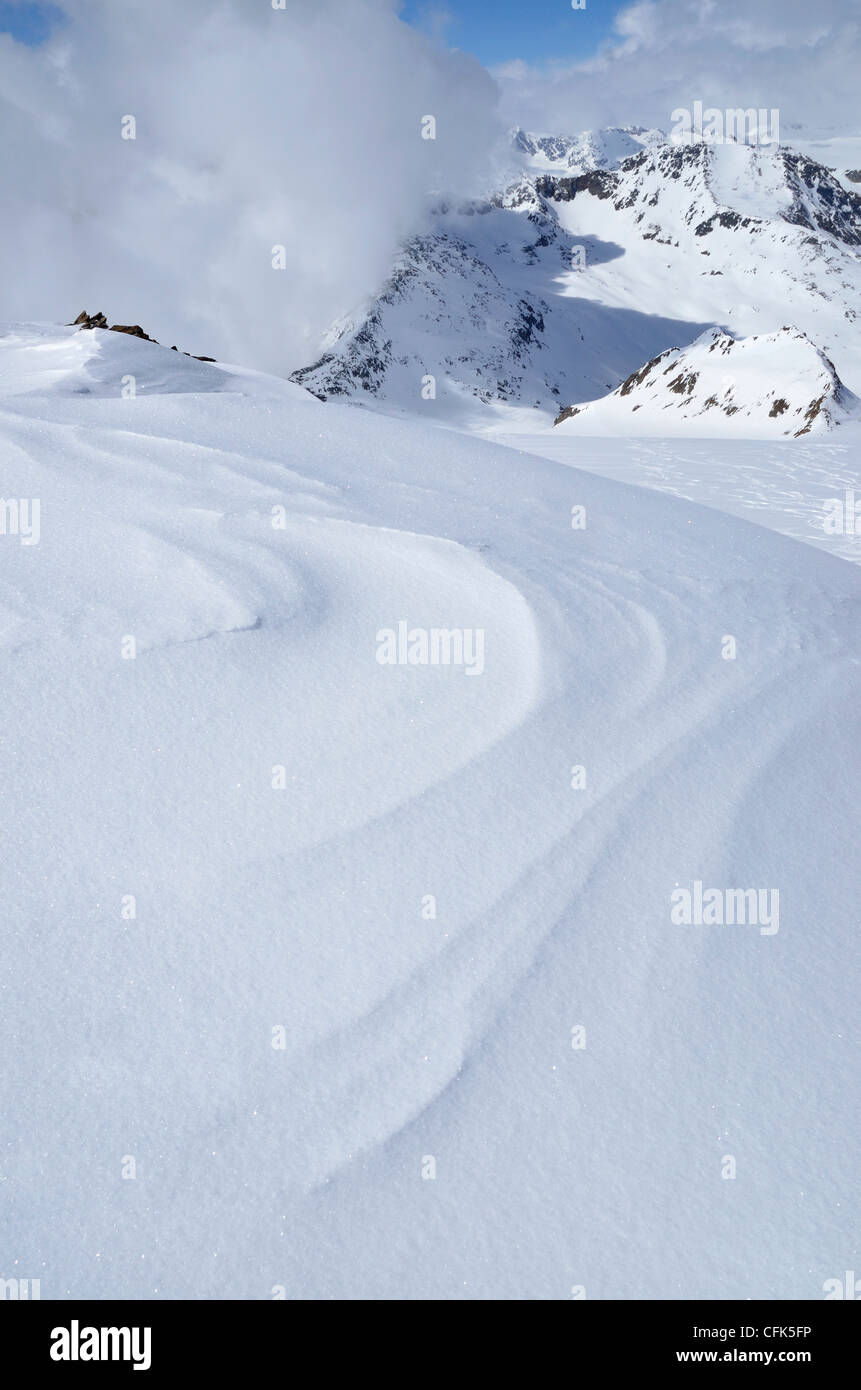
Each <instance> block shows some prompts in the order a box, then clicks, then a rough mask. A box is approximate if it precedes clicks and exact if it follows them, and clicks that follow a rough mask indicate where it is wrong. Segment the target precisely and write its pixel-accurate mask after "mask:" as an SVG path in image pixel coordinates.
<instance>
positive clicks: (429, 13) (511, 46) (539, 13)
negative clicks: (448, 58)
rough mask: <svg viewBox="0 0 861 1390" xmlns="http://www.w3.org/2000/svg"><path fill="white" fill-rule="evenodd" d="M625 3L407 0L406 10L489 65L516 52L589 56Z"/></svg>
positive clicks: (539, 56) (533, 56) (536, 58)
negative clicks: (578, 7)
mask: <svg viewBox="0 0 861 1390" xmlns="http://www.w3.org/2000/svg"><path fill="white" fill-rule="evenodd" d="M627 2H628V0H625V3H627ZM625 3H623V0H586V9H585V10H572V8H571V0H405V3H404V7H403V11H402V16H403V18H404V19H405V20H407V21H408V22H409V23H411V24H415V25H416V26H417V27H419V28H423V29H426V30H431V31H432V32H433V31H434V30H437V31H439V30H440V29H441V32H442V36H443V37H444V38H445V40H446V42H447V43H448V44H449V46H450V47H452V48H462V49H464V50H465V51H466V52H467V53H472V54H474V55H475V57H476V58H478V59H479V61H480V62H482V63H484V64H485V65H486V66H487V67H490V66H492V65H493V64H496V63H505V62H508V61H510V60H511V59H513V58H521V59H522V60H523V61H524V62H527V63H541V62H544V61H546V60H548V59H557V60H563V61H564V60H566V59H572V58H584V57H588V56H589V54H591V53H594V51H595V49H596V48H597V47H598V45H599V43H600V42H601V40H602V39H604V38H606V37H607V36H608V35H609V33H610V31H611V26H612V23H613V17H614V15H616V14H618V12H619V10H621V9H623V8H624V7H625ZM446 16H447V19H446Z"/></svg>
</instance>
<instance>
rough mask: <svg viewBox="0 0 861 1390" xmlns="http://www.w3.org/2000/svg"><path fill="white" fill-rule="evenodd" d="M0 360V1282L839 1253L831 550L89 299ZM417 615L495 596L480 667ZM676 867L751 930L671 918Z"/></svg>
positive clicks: (365, 1272) (663, 1282) (403, 1283)
mask: <svg viewBox="0 0 861 1390" xmlns="http://www.w3.org/2000/svg"><path fill="white" fill-rule="evenodd" d="M128 375H132V376H134V377H135V382H136V394H135V395H134V397H123V396H122V394H121V382H122V378H123V377H124V376H128ZM40 378H41V379H40ZM85 388H86V389H85ZM0 392H2V399H0V444H1V445H2V456H3V464H4V475H3V487H4V495H5V497H6V498H7V499H8V498H12V497H14V498H17V499H19V500H20V499H31V501H32V500H33V499H36V498H38V499H39V500H40V503H41V535H40V539H39V543H38V544H21V543H20V539H21V538H20V537H16V536H15V535H14V534H6V535H3V536H0V562H2V570H0V574H2V592H0V601H2V611H0V619H1V620H2V626H0V634H2V637H1V638H0V640H2V642H3V647H4V658H5V659H4V674H5V681H4V721H3V734H2V745H0V775H2V786H3V796H2V798H0V831H2V843H3V846H4V854H3V856H2V859H0V876H2V884H0V889H2V900H3V903H4V907H5V913H4V916H5V923H6V930H5V933H4V949H3V970H2V974H0V988H2V1009H0V1040H2V1048H3V1055H4V1057H5V1059H6V1065H5V1067H4V1068H3V1073H2V1080H0V1091H2V1105H3V1112H4V1115H5V1119H6V1123H5V1126H4V1137H3V1142H2V1147H0V1188H2V1196H3V1207H4V1238H3V1246H2V1252H0V1260H2V1265H0V1276H7V1277H8V1276H12V1275H16V1274H17V1275H19V1276H21V1277H30V1278H40V1279H41V1284H42V1297H43V1298H55V1297H58V1298H62V1297H64V1296H67V1295H70V1296H76V1297H82V1296H88V1295H91V1296H97V1297H98V1296H117V1295H124V1296H128V1297H134V1296H141V1297H153V1298H155V1297H159V1298H173V1297H190V1298H199V1297H242V1298H269V1297H271V1296H272V1291H273V1289H277V1288H279V1287H280V1288H282V1289H283V1290H284V1291H285V1293H286V1296H287V1297H289V1298H299V1297H320V1298H326V1297H335V1298H341V1297H351V1298H360V1297H372V1298H373V1297H398V1298H415V1297H439V1298H446V1299H455V1298H517V1299H519V1298H524V1299H525V1298H530V1299H531V1298H539V1299H565V1298H568V1297H570V1296H571V1291H572V1289H573V1288H575V1287H579V1286H584V1287H585V1289H586V1295H587V1297H589V1298H608V1297H633V1298H635V1297H642V1296H643V1295H644V1294H645V1295H649V1296H655V1297H674V1296H684V1297H693V1298H715V1297H722V1296H742V1297H745V1296H749V1297H771V1296H774V1297H802V1298H819V1297H821V1296H822V1286H823V1282H824V1281H825V1280H826V1279H829V1278H832V1277H841V1276H842V1271H844V1270H845V1269H846V1268H851V1267H857V1264H853V1262H855V1261H856V1260H857V1253H858V1252H857V1229H858V1217H859V1210H858V1206H859V1202H858V1188H857V1172H858V1166H859V1159H861V1152H859V1148H861V1140H859V1128H858V1125H857V1116H858V1100H859V1095H858V1070H857V1047H856V1045H855V1042H854V1040H853V1022H852V1020H853V1018H854V1016H855V1000H856V998H857V990H858V983H859V947H858V933H857V928H856V921H855V914H854V912H853V911H852V902H853V900H854V889H855V877H856V874H855V867H854V866H855V855H856V849H857V844H858V840H859V823H858V822H859V814H858V797H857V783H858V776H859V771H861V767H859V755H858V749H859V748H861V740H859V728H858V719H859V716H858V704H857V682H858V667H859V657H861V639H859V631H861V628H859V621H858V618H859V610H861V573H860V572H859V571H858V569H857V568H856V567H855V566H851V565H847V564H845V563H843V562H842V561H840V560H837V559H834V558H833V557H831V556H829V555H826V554H823V553H820V552H818V551H816V550H814V549H813V548H812V547H805V546H801V545H798V544H797V543H795V542H793V541H789V540H786V539H784V538H782V537H780V536H777V535H774V534H772V533H770V532H769V531H767V530H765V529H762V528H760V527H755V526H750V525H747V524H745V523H744V522H742V521H739V520H738V519H737V518H735V517H729V516H724V515H721V514H719V513H718V512H716V511H712V510H708V509H706V508H701V507H697V506H695V505H691V504H689V503H686V502H682V501H679V500H677V499H674V498H669V497H666V496H661V495H659V494H657V493H654V492H649V491H647V490H645V489H638V488H631V487H627V486H624V485H621V484H618V483H614V482H610V481H607V480H605V479H602V478H597V477H594V476H590V475H588V474H586V473H583V472H577V471H572V470H571V469H570V468H569V467H567V466H563V465H561V464H560V463H557V462H552V461H547V460H542V459H539V458H537V457H534V456H531V455H518V454H516V453H514V452H513V451H512V450H510V449H505V448H501V447H496V446H493V445H491V444H488V443H485V442H482V441H479V440H475V439H473V440H470V439H467V438H464V437H462V436H460V435H458V434H457V433H455V432H453V431H442V430H438V429H435V428H432V427H431V426H429V425H426V424H422V423H420V422H417V421H408V420H396V419H385V418H383V417H382V416H381V415H379V414H376V413H373V412H369V411H360V410H357V409H355V408H353V407H351V406H349V405H341V404H336V403H335V404H333V403H330V404H327V405H325V406H324V405H321V404H320V403H319V402H318V401H316V400H315V399H313V397H311V396H309V395H307V394H306V393H305V392H303V391H301V390H299V389H298V388H296V387H294V386H290V385H288V384H285V383H282V382H278V381H274V380H272V379H269V378H265V377H261V376H258V375H256V374H251V373H245V374H239V373H237V372H236V371H235V370H233V369H230V368H223V367H215V366H210V365H209V364H203V363H192V362H190V361H189V360H188V359H184V358H181V357H179V356H178V354H173V353H170V352H169V351H167V350H165V349H162V348H158V347H157V346H155V345H152V344H147V343H143V342H139V341H137V340H135V339H121V338H120V337H119V335H115V334H110V333H102V332H99V331H96V332H92V333H87V334H80V335H72V334H70V332H69V330H65V329H59V330H47V329H44V328H42V329H39V328H33V327H26V326H25V327H20V328H16V329H13V330H11V331H7V332H6V334H5V336H2V337H0ZM552 433H553V434H555V435H556V436H559V435H560V434H561V431H553V432H552ZM570 442H571V441H569V443H570ZM713 447H714V450H715V451H716V450H717V447H718V446H713ZM575 506H577V507H585V528H584V529H574V528H573V527H572V507H575ZM282 508H283V511H281V510H279V509H282ZM273 509H275V510H274V511H273ZM577 515H578V516H581V514H579V513H578V514H577ZM581 520H582V516H581ZM273 521H275V522H277V525H273ZM402 620H406V621H407V622H408V623H409V624H411V625H415V626H416V627H421V628H431V627H435V626H440V627H444V628H447V629H455V628H463V629H469V630H472V631H477V630H479V629H480V630H481V631H482V632H483V633H484V636H485V654H486V661H485V664H484V669H483V671H482V673H481V674H480V675H476V677H475V678H468V677H467V676H466V674H465V671H464V669H462V668H461V669H457V668H456V667H452V666H449V667H445V666H429V665H405V666H385V665H381V664H380V662H379V661H378V660H377V650H378V646H377V637H378V633H379V632H380V630H381V629H384V628H388V627H396V626H397V624H398V623H399V622H400V621H402ZM727 635H732V636H734V638H735V640H736V642H737V653H736V657H735V659H734V660H724V659H722V656H721V651H722V646H723V645H724V644H725V641H726V637H727ZM130 637H134V638H135V639H136V643H137V654H136V656H135V657H134V658H133V659H124V658H123V651H124V650H125V651H126V654H127V655H128V639H129V638H130ZM574 765H576V766H582V767H583V768H584V769H585V778H586V780H585V786H582V787H578V788H577V789H575V788H574V787H572V775H571V770H572V766H574ZM273 769H275V770H276V771H275V773H274V774H273ZM279 769H283V772H281V771H279ZM273 776H274V781H275V785H274V786H273ZM282 783H283V785H282ZM697 880H702V881H704V882H705V883H706V884H707V885H716V886H718V885H719V886H725V887H726V888H728V889H729V888H736V887H738V888H763V889H766V888H767V889H776V890H779V895H780V897H779V904H780V906H779V930H777V931H776V932H769V933H763V932H762V931H761V929H760V928H759V927H758V926H754V925H750V924H748V925H744V926H723V927H718V926H682V925H677V924H675V923H674V922H673V921H672V920H671V895H672V894H673V892H674V891H675V890H676V889H677V888H678V887H679V885H682V886H683V887H687V886H689V885H692V884H693V883H694V882H695V881H697ZM129 895H133V896H134V898H135V916H134V917H133V918H131V917H129V916H128V898H129ZM428 895H432V896H433V897H434V898H435V900H436V915H435V916H430V915H428V914H427V912H424V913H423V907H427V902H428ZM124 908H125V909H126V915H125V916H124V915H123V910H124ZM581 1026H582V1027H583V1028H585V1030H586V1031H585V1043H586V1045H585V1047H582V1048H581V1047H573V1046H572V1039H573V1038H579V1036H580V1035H577V1034H574V1033H572V1030H574V1029H577V1028H579V1027H581ZM279 1028H283V1030H284V1033H283V1038H284V1041H285V1046H284V1048H283V1049H282V1048H279V1047H273V1045H272V1043H273V1041H275V1040H276V1039H278V1038H279V1037H280V1035H278V1034H273V1030H274V1029H279ZM581 1040H582V1039H581ZM727 1155H731V1156H733V1157H734V1158H735V1160H736V1164H737V1176H736V1178H735V1180H733V1181H724V1180H722V1178H721V1170H722V1166H723V1165H724V1164H725V1158H726V1156H727ZM132 1158H133V1159H134V1161H135V1176H134V1178H133V1179H132V1178H128V1177H126V1178H123V1176H122V1173H123V1171H124V1169H125V1171H126V1172H127V1173H128V1172H129V1171H130V1168H129V1160H130V1159H132ZM430 1159H433V1160H434V1163H435V1177H434V1178H433V1179H432V1180H423V1176H422V1174H423V1171H424V1172H425V1173H429V1172H430V1171H431V1170H430V1166H429V1160H430Z"/></svg>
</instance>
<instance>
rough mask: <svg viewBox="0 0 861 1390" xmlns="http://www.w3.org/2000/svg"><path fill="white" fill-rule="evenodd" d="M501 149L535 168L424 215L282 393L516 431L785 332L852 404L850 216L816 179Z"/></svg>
mask: <svg viewBox="0 0 861 1390" xmlns="http://www.w3.org/2000/svg"><path fill="white" fill-rule="evenodd" d="M520 134H521V136H523V139H522V141H521V144H523V150H522V151H521V152H522V153H523V156H524V158H529V159H532V161H533V164H534V161H535V160H536V159H538V158H539V155H540V157H541V159H540V160H539V166H538V167H530V168H527V169H526V170H524V172H523V173H521V175H520V176H519V177H518V178H516V179H515V180H514V181H513V182H512V183H510V184H509V185H508V187H506V188H505V189H503V190H501V191H500V192H499V193H498V194H496V195H495V196H494V197H492V198H488V199H485V200H483V201H476V202H473V203H469V204H457V205H447V204H445V203H444V202H442V203H440V204H439V206H438V207H437V209H436V213H435V216H434V217H433V218H432V220H431V223H430V226H429V227H428V229H426V230H425V231H424V232H423V233H422V234H421V235H419V236H417V237H415V238H413V239H412V240H410V241H409V242H408V243H407V244H406V246H405V247H404V248H403V251H402V253H401V255H400V257H399V259H398V262H397V264H396V266H395V267H394V269H393V273H392V275H391V277H390V279H389V281H388V283H387V284H386V285H385V286H384V287H383V288H382V290H381V292H380V294H379V295H378V296H377V297H376V299H374V300H373V301H372V302H371V303H370V304H368V305H365V306H363V307H361V308H359V309H357V311H356V313H355V314H354V315H353V316H351V317H348V318H346V319H344V320H342V321H341V322H339V323H338V324H337V325H335V326H334V327H333V330H332V333H331V335H330V338H329V341H328V342H327V344H326V346H325V350H324V352H323V355H322V356H321V357H320V358H319V360H318V361H317V362H314V363H312V364H311V365H309V366H308V367H305V368H302V369H301V370H299V371H297V372H296V373H295V374H294V377H293V380H294V381H297V382H299V383H300V384H301V385H303V386H305V387H307V388H308V389H309V390H310V391H313V392H314V394H316V395H318V396H320V397H321V398H322V399H324V400H326V399H330V398H333V397H347V398H350V399H354V400H359V401H361V402H362V403H363V404H368V405H373V406H375V407H379V408H383V409H386V410H388V411H390V412H391V411H392V410H399V411H402V412H409V413H415V414H423V415H425V416H426V417H428V418H430V419H435V420H439V421H441V422H444V423H448V424H454V425H457V426H465V427H466V428H470V429H473V428H474V429H477V430H479V431H483V430H486V429H488V428H495V427H502V428H508V429H512V428H517V429H524V430H526V431H533V430H535V429H536V428H541V426H542V424H545V423H546V424H549V423H551V421H552V419H553V418H555V417H556V415H558V413H559V409H560V407H561V406H564V405H569V404H573V405H575V406H576V405H581V404H583V403H584V402H588V401H594V400H596V399H599V398H600V397H602V396H605V395H607V394H609V393H612V392H613V391H614V390H616V389H617V388H618V387H619V386H621V385H622V383H623V382H624V381H625V380H626V379H627V378H628V377H629V376H630V375H631V374H632V373H633V372H636V371H638V370H639V369H640V368H641V367H642V366H643V364H644V363H645V362H648V361H650V360H651V359H652V358H654V357H657V356H658V355H659V354H660V353H662V352H664V351H665V350H667V349H668V348H671V347H673V346H674V345H676V344H679V343H681V344H685V343H690V342H692V341H693V340H694V339H695V338H697V337H698V335H700V334H701V333H702V332H704V331H706V330H709V329H712V328H721V329H725V330H727V331H729V332H730V333H731V334H732V335H733V336H734V337H736V338H751V337H764V336H768V335H770V334H773V333H777V332H779V330H780V329H781V327H782V326H783V325H784V324H786V323H787V322H791V323H793V324H795V325H796V326H797V328H798V329H799V331H800V332H802V333H804V334H806V335H807V336H808V337H809V338H810V339H811V341H812V342H813V343H815V344H816V346H817V348H818V349H819V350H820V351H821V352H822V353H823V354H824V355H825V356H826V357H828V358H829V359H830V360H832V361H833V362H834V364H835V369H836V371H837V372H838V373H839V375H840V377H841V378H842V380H843V381H844V382H845V383H846V385H847V387H848V388H849V389H850V390H852V391H854V392H856V394H859V393H861V349H859V338H858V331H857V321H858V315H859V313H861V257H859V247H861V196H859V194H858V193H853V192H850V191H848V190H847V189H846V188H845V187H844V186H843V185H842V184H841V182H840V180H839V178H838V177H837V175H836V174H835V173H834V172H833V171H831V170H829V169H827V168H825V167H824V166H822V165H820V164H817V163H815V162H814V161H813V160H811V159H810V158H808V157H807V156H806V155H802V154H798V153H796V152H794V151H792V150H789V149H786V148H782V147H777V146H774V147H766V146H759V147H757V146H750V145H741V144H725V145H706V144H693V145H677V144H671V143H657V140H656V139H652V138H651V135H652V134H655V133H651V134H650V133H649V132H640V133H639V134H631V133H628V134H626V135H625V140H627V141H634V142H635V144H636V146H637V148H636V152H635V153H633V154H630V153H624V154H623V153H622V150H621V149H620V148H619V139H620V134H624V132H622V133H620V132H609V133H607V132H604V133H599V136H600V138H599V136H596V137H595V139H594V140H593V142H592V145H591V146H590V145H589V143H588V142H586V141H585V140H584V139H583V138H580V139H579V141H575V142H570V141H566V140H565V139H561V140H558V141H554V139H553V138H552V137H541V139H542V140H543V142H544V143H543V144H540V146H539V144H536V142H535V139H534V138H533V137H527V136H525V135H523V133H522V132H521V133H520ZM658 134H659V133H658ZM611 137H612V138H611ZM647 137H648V138H647ZM524 142H525V143H524ZM515 143H517V140H516V141H515ZM533 145H534V146H535V149H534V150H533V153H532V155H530V154H529V149H530V148H532V146H533ZM542 150H543V154H542V153H541V151H542ZM590 151H591V152H590ZM541 160H543V165H542V164H541ZM813 375H814V378H816V377H817V376H818V371H817V369H816V367H815V364H814V366H813ZM809 384H810V391H809V397H808V398H809V399H810V400H813V399H815V391H814V389H813V387H814V385H815V380H813V379H812V380H811V382H810V383H809ZM739 423H740V422H737V425H738V424H739Z"/></svg>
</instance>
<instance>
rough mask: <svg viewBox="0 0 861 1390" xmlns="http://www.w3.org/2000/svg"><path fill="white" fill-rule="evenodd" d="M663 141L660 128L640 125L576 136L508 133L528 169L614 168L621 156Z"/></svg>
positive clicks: (626, 155) (624, 157)
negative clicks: (647, 128) (650, 128)
mask: <svg viewBox="0 0 861 1390" xmlns="http://www.w3.org/2000/svg"><path fill="white" fill-rule="evenodd" d="M666 140H667V137H666V135H665V133H664V132H663V131H662V130H646V129H645V128H644V127H643V126H610V127H608V128H606V129H604V130H585V131H583V132H582V133H581V134H580V135H534V134H530V133H529V132H528V131H525V130H521V129H519V128H517V129H515V130H514V131H512V133H511V143H512V147H513V148H514V149H515V150H516V151H517V152H518V153H519V154H521V155H522V156H523V159H524V162H525V164H526V165H527V166H528V167H529V168H531V169H541V170H547V169H550V170H553V171H555V172H557V173H558V172H563V171H568V172H573V173H578V174H582V173H586V172H587V171H588V170H589V169H617V168H618V167H619V165H620V164H621V163H622V161H623V160H624V159H629V158H630V157H631V155H635V154H639V153H640V151H641V150H643V149H651V148H653V147H654V146H656V145H663V144H666Z"/></svg>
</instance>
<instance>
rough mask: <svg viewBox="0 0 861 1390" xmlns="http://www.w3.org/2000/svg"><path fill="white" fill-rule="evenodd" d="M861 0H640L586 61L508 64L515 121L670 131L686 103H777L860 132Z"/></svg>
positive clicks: (811, 120) (563, 127)
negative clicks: (542, 65) (515, 66)
mask: <svg viewBox="0 0 861 1390" xmlns="http://www.w3.org/2000/svg"><path fill="white" fill-rule="evenodd" d="M859 61H861V12H859V5H858V0H816V3H815V4H814V3H811V0H756V3H751V0H639V3H636V4H633V5H629V6H627V7H626V8H625V9H624V10H622V11H621V12H620V14H619V15H618V16H617V18H616V21H615V25H614V34H613V37H612V38H611V39H610V40H609V41H608V42H607V43H606V44H605V45H604V46H603V47H602V49H601V51H600V52H599V53H598V54H597V55H596V56H595V57H594V58H593V59H591V60H589V61H587V62H582V63H577V64H573V65H566V66H560V65H559V64H558V63H551V64H549V65H548V66H547V67H545V68H543V69H539V68H535V67H533V68H530V69H524V68H523V67H522V66H521V67H520V68H519V69H518V70H512V69H511V68H509V69H507V70H503V69H500V70H498V71H496V72H495V76H496V77H497V80H498V81H499V82H500V85H501V86H502V88H503V92H504V110H505V113H506V116H507V117H508V119H509V120H511V121H512V122H517V123H519V124H521V125H525V126H527V127H531V128H532V129H538V130H552V131H556V132H560V133H569V132H572V131H577V130H580V129H585V128H588V127H590V126H595V125H608V124H629V123H635V122H636V123H640V124H643V125H656V126H661V127H664V128H666V127H667V126H668V125H669V124H670V115H671V112H672V111H673V109H674V108H676V107H679V106H684V107H690V106H692V104H693V102H694V101H696V100H701V101H703V102H704V103H705V105H707V106H709V105H714V106H719V107H727V106H732V107H736V106H742V107H750V106H756V107H760V106H763V107H768V108H772V107H777V108H779V109H780V112H781V125H782V129H784V130H785V129H787V127H788V126H789V125H790V123H792V122H799V123H801V124H804V125H807V126H814V127H817V126H818V127H824V126H827V127H831V126H836V127H850V128H852V129H854V130H858V129H861V109H859V101H858V97H857V90H858V70H859Z"/></svg>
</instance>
